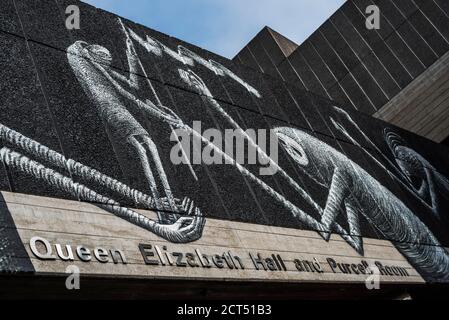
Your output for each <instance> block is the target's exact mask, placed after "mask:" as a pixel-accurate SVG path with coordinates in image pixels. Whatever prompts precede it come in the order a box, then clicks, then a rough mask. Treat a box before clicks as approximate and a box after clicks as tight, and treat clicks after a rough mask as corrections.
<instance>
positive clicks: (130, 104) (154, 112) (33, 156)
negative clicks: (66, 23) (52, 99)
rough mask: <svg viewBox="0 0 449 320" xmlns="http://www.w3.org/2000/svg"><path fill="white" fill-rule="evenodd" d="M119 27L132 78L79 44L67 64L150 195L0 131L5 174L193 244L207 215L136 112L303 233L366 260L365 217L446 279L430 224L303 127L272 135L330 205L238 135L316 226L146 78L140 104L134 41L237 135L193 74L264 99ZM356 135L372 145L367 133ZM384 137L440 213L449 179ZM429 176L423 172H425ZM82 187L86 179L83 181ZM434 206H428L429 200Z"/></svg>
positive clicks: (414, 260) (448, 261) (403, 175)
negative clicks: (169, 171) (135, 162)
mask: <svg viewBox="0 0 449 320" xmlns="http://www.w3.org/2000/svg"><path fill="white" fill-rule="evenodd" d="M119 24H120V25H121V27H122V29H123V32H124V35H125V42H126V54H127V59H128V63H129V68H130V71H131V72H130V75H129V77H125V76H123V75H122V74H120V73H119V72H118V71H115V70H113V68H112V67H111V63H112V56H111V53H110V52H109V50H107V49H106V48H104V47H102V46H99V45H95V44H87V43H86V42H83V41H77V42H75V43H74V44H73V45H71V46H70V47H69V49H68V54H67V57H68V61H69V64H70V66H71V67H72V69H73V72H74V74H75V76H76V78H77V79H78V81H79V83H80V85H81V87H82V88H83V90H84V92H85V94H86V95H87V96H88V97H89V99H90V101H91V103H92V105H93V109H94V110H95V111H96V112H97V114H98V115H99V116H100V118H101V119H102V121H103V124H104V128H105V131H106V132H107V134H108V137H109V139H110V141H111V144H112V145H113V147H114V152H115V154H116V155H117V158H118V159H120V158H121V157H122V152H123V150H122V149H121V148H122V147H123V145H126V146H128V147H129V148H130V149H131V150H133V153H134V155H135V157H136V158H137V159H139V161H140V165H141V167H142V169H143V172H144V175H145V176H144V179H145V181H146V183H147V185H148V192H149V194H146V193H144V192H140V191H138V190H135V189H132V188H131V187H129V186H127V185H126V184H124V183H122V182H120V181H117V180H115V179H113V178H110V177H108V176H106V175H104V174H103V173H101V172H99V171H97V170H95V169H93V168H89V167H87V166H85V165H83V164H81V163H79V162H76V161H75V160H72V159H66V158H65V157H64V156H63V155H61V154H59V153H57V152H56V151H53V150H51V149H49V148H47V147H45V146H43V145H41V144H40V143H39V142H37V141H34V140H31V139H29V138H27V137H25V136H23V135H21V134H20V133H18V132H16V131H14V130H12V129H10V128H8V127H6V126H4V125H2V124H0V141H2V142H7V143H8V145H12V146H13V147H12V148H7V147H4V148H2V149H1V150H0V157H1V160H2V161H3V162H4V163H5V164H6V165H7V166H8V168H10V169H12V170H17V171H19V172H22V173H24V174H27V175H30V176H33V177H35V178H36V179H39V180H41V181H44V182H45V183H47V184H49V185H50V186H53V187H55V188H58V189H60V190H63V191H65V192H67V193H69V194H71V195H72V196H74V197H77V198H78V199H80V200H82V201H89V202H94V203H97V204H98V205H99V206H101V207H102V208H104V209H106V210H108V211H109V212H111V213H113V214H114V215H116V216H118V217H120V218H123V219H125V220H127V221H129V222H131V223H133V224H135V225H137V226H140V227H142V228H145V229H146V230H148V231H150V232H153V233H155V234H156V235H158V236H160V237H163V238H164V239H166V240H168V241H171V242H176V243H186V242H192V241H196V240H198V239H200V238H201V236H202V231H203V228H204V225H205V218H204V216H203V212H202V211H201V210H200V208H198V207H196V206H195V204H194V201H192V200H190V199H189V198H188V197H183V196H181V197H179V196H178V195H175V194H173V192H172V189H171V187H170V182H169V181H168V178H167V175H166V174H165V169H164V164H163V163H162V161H161V157H160V155H159V150H158V147H157V145H156V144H155V142H154V141H153V138H152V137H151V136H150V134H149V133H148V131H147V130H146V129H145V128H144V127H143V126H142V125H141V124H140V122H139V120H138V118H137V117H135V116H134V114H141V115H143V116H144V117H146V118H147V119H148V120H150V122H157V121H159V122H161V123H163V124H165V125H167V126H168V127H169V128H170V129H171V130H172V132H175V129H180V130H184V131H186V132H188V133H189V134H191V135H192V136H194V137H196V138H199V139H201V141H202V142H203V143H204V144H206V145H208V146H209V147H210V148H211V149H213V150H214V151H215V152H216V153H218V154H219V155H221V156H222V157H223V159H224V160H225V162H226V163H230V164H232V165H233V166H234V167H235V168H236V169H237V170H238V172H239V173H240V174H241V175H242V176H244V177H245V178H246V179H248V180H249V181H251V182H253V183H254V184H256V185H257V186H258V187H260V188H261V189H262V190H264V191H265V193H266V194H267V196H268V197H271V198H272V200H273V201H275V202H277V203H279V204H280V205H282V206H283V207H284V208H285V209H286V210H287V211H288V212H289V213H291V215H292V216H293V217H294V218H296V219H297V220H298V221H300V222H301V223H302V224H303V225H304V227H306V228H309V229H311V230H315V231H317V232H318V233H319V234H320V235H321V236H322V237H323V238H324V239H325V240H329V239H330V236H331V233H337V234H339V235H340V236H341V237H342V238H343V239H345V241H346V242H347V243H348V244H349V245H350V246H352V247H353V248H354V249H355V250H356V251H357V252H358V253H359V254H360V255H363V254H364V251H363V241H362V236H363V235H362V232H361V230H360V229H361V228H360V217H361V216H363V217H364V218H365V219H366V220H367V221H368V222H369V223H370V224H371V225H372V226H373V227H374V228H375V229H376V230H377V231H378V232H379V233H380V234H381V235H382V236H383V237H385V238H386V239H390V240H391V239H393V240H396V241H394V245H395V246H396V247H397V248H398V250H399V251H400V252H401V253H402V254H403V255H404V256H405V257H406V258H407V260H408V261H409V262H410V263H411V264H412V265H413V266H414V267H415V268H416V270H417V271H418V272H419V273H420V274H421V275H422V276H423V277H425V278H426V279H428V280H434V279H436V280H438V281H449V256H448V254H447V252H446V251H445V250H444V249H443V248H442V247H441V245H440V244H439V243H438V240H437V239H436V238H435V237H434V236H433V234H432V233H431V232H430V230H429V229H428V228H427V227H426V226H425V224H424V223H423V222H421V221H420V219H419V218H418V217H417V216H416V215H414V214H413V212H412V211H411V210H410V209H409V208H407V206H406V205H405V204H404V203H403V202H402V201H401V200H400V199H399V198H398V197H396V196H395V195H394V194H393V193H391V192H390V191H389V190H388V189H387V188H386V187H384V186H383V185H382V184H381V183H380V182H379V181H377V180H376V179H374V178H373V177H372V176H371V175H370V174H369V173H367V172H366V171H365V170H364V169H362V168H361V167H360V166H358V165H357V164H356V163H355V162H353V161H351V160H350V159H349V158H347V157H346V156H345V155H343V154H341V153H340V152H338V151H337V150H335V149H333V148H332V147H330V146H329V145H327V144H325V143H324V142H322V141H320V140H318V139H316V138H314V137H312V136H311V135H309V134H307V133H305V132H303V131H301V130H297V129H293V128H289V127H280V128H276V133H277V135H278V138H279V140H280V141H281V143H282V146H283V147H284V149H285V151H286V152H287V154H288V155H289V156H290V157H291V159H292V161H293V162H294V163H295V164H296V165H297V168H298V169H299V170H300V172H302V173H304V174H305V175H307V176H308V177H310V178H311V179H312V180H313V181H315V182H317V183H318V184H320V185H321V186H324V187H325V188H327V189H328V190H329V194H328V197H327V203H326V204H325V206H324V207H323V206H321V205H320V204H318V203H317V202H316V201H315V199H313V197H312V195H310V194H309V193H308V192H307V191H306V190H305V189H304V188H303V187H302V186H300V185H299V184H298V182H296V181H295V180H294V179H293V178H292V177H291V176H290V175H289V174H288V173H287V172H286V171H285V170H283V169H282V168H281V167H279V165H278V164H277V163H276V161H273V159H271V158H270V157H269V156H268V155H267V154H266V152H265V151H264V148H262V147H260V146H259V145H258V144H257V143H256V142H255V141H254V140H253V139H252V138H251V137H250V136H248V135H246V134H245V131H244V130H243V129H242V130H241V131H240V132H242V134H243V135H244V136H243V137H244V138H245V140H246V141H247V142H248V143H250V144H251V145H253V146H254V147H256V149H257V150H258V152H259V154H260V155H262V157H264V158H265V159H266V160H267V162H269V163H270V165H272V166H275V167H276V169H277V170H276V171H277V175H278V176H279V177H280V178H282V179H283V180H284V181H285V182H286V183H287V184H288V185H289V186H290V187H291V188H292V190H294V191H295V192H296V193H297V195H298V198H299V199H301V200H303V201H304V202H305V203H307V204H308V205H310V206H311V207H312V208H313V210H314V214H315V216H316V215H317V216H319V217H320V219H316V218H314V217H313V216H312V215H311V214H309V213H307V212H305V211H303V210H301V209H300V208H299V207H298V206H296V205H295V204H294V203H293V202H292V201H290V200H289V199H286V198H285V197H284V196H283V195H282V194H281V193H280V192H278V191H277V190H276V189H275V188H274V187H272V186H270V185H268V184H267V183H266V182H264V181H263V180H261V179H260V178H258V177H257V176H256V175H255V174H254V173H252V172H251V171H250V170H248V169H247V168H245V167H244V166H243V165H241V164H239V163H238V162H237V161H236V160H235V159H233V158H232V157H230V156H229V155H227V154H226V153H225V152H224V151H223V150H221V149H220V147H218V146H216V145H214V144H213V143H212V142H210V141H209V140H208V139H206V138H205V137H203V136H202V135H201V133H200V132H197V131H195V130H194V129H193V128H191V127H190V126H188V125H187V124H186V123H185V121H184V120H183V119H181V117H180V116H178V115H177V114H176V113H175V111H174V110H173V109H172V108H170V107H169V106H164V105H163V104H162V103H161V100H160V99H159V97H158V94H157V92H156V90H155V89H154V87H153V86H152V84H151V82H150V81H149V80H148V79H149V78H148V77H146V80H144V81H147V86H148V87H149V88H150V91H151V94H152V95H153V100H154V101H151V100H150V99H141V98H139V95H138V92H139V90H140V89H141V88H142V87H141V85H140V84H139V76H137V73H138V72H137V71H141V72H143V73H144V75H145V76H146V71H145V68H144V66H143V64H142V62H141V61H140V59H139V57H138V55H137V53H136V50H135V48H134V42H136V43H137V44H139V45H141V46H142V47H144V48H145V49H146V51H147V52H148V53H149V54H153V55H155V56H157V57H159V58H163V57H164V55H165V56H167V57H169V58H170V59H175V60H177V61H180V62H182V63H183V64H184V65H185V67H186V68H185V69H179V70H178V73H179V76H180V79H181V80H182V81H184V82H185V83H186V84H187V85H189V86H190V87H191V89H192V90H194V91H196V92H197V93H198V94H200V95H201V97H202V99H203V102H204V103H205V105H206V106H207V107H209V108H211V110H214V111H215V112H216V113H218V114H219V115H220V116H221V117H222V118H223V119H224V120H225V122H226V123H227V124H229V125H230V126H231V127H233V128H235V129H241V127H240V125H239V124H238V123H237V122H236V121H235V120H234V119H233V118H232V117H231V116H230V115H229V114H227V113H226V111H225V110H224V109H223V108H222V106H221V105H220V104H219V103H218V102H217V101H216V100H215V99H214V97H213V95H212V93H211V92H210V90H209V89H208V87H207V85H206V84H205V82H204V81H203V80H202V79H201V78H200V77H199V76H198V75H197V74H196V73H195V72H194V71H192V70H191V68H193V67H195V66H202V67H205V68H207V69H208V70H211V71H212V72H214V73H215V74H216V75H217V76H220V77H229V78H231V79H233V80H234V81H236V82H237V83H239V84H240V85H241V86H242V87H244V88H246V90H248V92H250V93H251V94H253V95H254V96H255V97H257V98H262V97H261V95H260V94H259V92H258V91H257V89H255V88H253V87H252V86H251V85H250V84H248V83H246V82H245V81H244V80H242V79H240V78H239V77H238V76H237V75H235V74H234V73H232V72H231V71H230V70H228V69H226V68H225V67H223V66H221V65H220V64H218V63H216V62H213V61H208V60H205V59H203V58H201V57H200V56H199V55H197V54H195V53H193V52H191V51H190V50H188V49H186V48H184V47H182V46H179V47H178V51H177V52H176V51H174V50H172V49H170V48H168V47H167V46H165V45H164V44H162V43H161V42H159V41H157V40H155V39H153V38H151V37H149V36H146V38H142V37H140V36H139V35H137V34H136V33H135V32H134V31H133V30H132V29H130V28H128V27H126V26H125V25H124V24H123V23H122V22H121V20H119ZM138 69H140V70H138ZM141 78H142V77H141ZM140 80H142V79H140ZM336 110H337V111H339V112H340V114H342V115H343V116H345V117H346V119H347V120H348V121H349V123H350V124H352V125H354V126H356V127H357V125H356V124H355V122H354V121H353V120H352V119H351V118H350V117H349V115H348V114H346V113H345V112H344V111H343V110H341V109H336ZM186 120H193V119H186ZM332 121H333V123H334V125H335V127H336V128H337V129H338V130H340V131H341V132H342V133H343V134H345V135H346V136H347V137H348V138H349V139H350V140H351V141H352V142H353V143H354V144H355V145H359V146H360V144H358V143H357V141H355V139H354V138H352V137H351V135H350V134H349V133H348V131H347V130H346V129H345V128H344V127H343V126H342V125H341V124H340V123H338V122H337V121H336V120H335V119H332ZM357 128H358V127H357ZM360 132H361V134H362V135H363V136H364V137H365V138H366V139H368V138H367V137H366V136H365V135H364V133H363V131H362V130H360ZM168 138H169V137H167V139H168ZM368 140H369V139H368ZM387 140H388V141H390V146H391V150H392V152H393V154H394V155H395V156H396V159H397V164H396V165H395V164H393V163H390V164H391V165H392V166H393V168H394V169H395V171H396V173H397V174H398V175H399V176H400V177H398V176H396V175H394V174H393V173H391V172H390V174H391V175H392V176H394V178H395V179H397V180H398V181H400V182H401V183H402V185H403V186H404V187H405V188H407V189H408V190H411V192H412V193H413V194H415V195H416V196H417V197H418V198H419V199H421V201H422V202H423V204H425V205H427V207H429V208H431V209H433V210H436V211H437V210H438V203H437V201H436V198H435V197H434V196H433V195H432V194H434V193H433V191H434V190H435V185H438V186H439V187H440V188H447V186H448V184H447V179H446V178H445V177H443V176H442V175H440V174H437V173H436V171H433V172H434V174H433V175H431V176H429V175H428V172H426V170H425V168H430V167H429V166H427V165H428V162H425V159H423V158H422V157H418V156H419V154H417V153H412V151H413V150H411V149H405V145H404V144H403V143H400V144H398V143H397V141H399V140H398V139H397V137H394V136H392V135H388V136H387ZM370 142H371V141H370ZM371 143H372V142H371ZM373 145H374V144H373ZM401 146H402V147H401ZM376 148H377V147H376ZM377 150H378V149H377ZM365 151H366V150H365ZM366 152H367V151H366ZM370 156H371V157H372V158H373V159H374V160H375V161H376V162H377V163H379V165H381V166H382V168H384V169H385V170H387V168H386V167H385V166H384V164H383V163H382V162H380V161H379V160H378V159H376V158H375V157H374V155H371V154H370ZM405 158H406V159H407V160H408V159H409V158H411V159H412V160H413V161H415V160H416V161H418V162H419V163H420V164H421V165H422V167H419V166H418V169H419V171H418V173H419V174H420V175H419V177H420V178H421V186H418V185H415V184H414V182H413V181H412V180H413V179H410V178H407V177H408V176H410V175H411V174H415V173H416V172H415V171H412V170H415V169H416V161H415V162H413V161H412V163H414V165H413V166H412V167H409V166H408V163H407V164H405V163H402V162H401V161H402V159H405ZM119 161H120V160H119ZM43 163H50V164H51V165H52V167H54V168H55V169H56V170H55V169H51V168H48V167H46V166H45V165H44V164H43ZM419 163H418V165H419ZM429 165H430V164H429ZM423 167H424V168H423ZM58 170H59V171H64V172H69V173H70V175H71V176H70V177H69V176H66V175H64V174H62V173H61V172H58ZM189 170H190V172H191V174H192V176H193V177H194V178H195V180H196V181H197V180H198V178H197V177H196V174H195V171H194V169H193V168H192V166H190V165H189ZM387 171H388V170H387ZM388 172H389V171H388ZM423 173H424V174H425V175H422V174H423ZM77 181H82V183H85V184H82V183H81V182H80V183H79V182H77ZM87 184H89V186H87ZM90 185H93V186H101V187H103V188H106V189H108V190H110V191H112V192H113V193H115V194H118V195H120V196H122V197H125V198H126V199H130V200H132V201H134V202H135V203H136V204H140V205H143V206H145V207H146V208H148V209H156V210H157V212H158V221H153V220H151V219H148V218H147V217H145V216H143V215H141V214H139V213H137V212H135V211H133V210H131V209H127V208H124V207H122V206H120V204H119V203H118V202H117V201H115V200H114V199H112V198H109V197H106V196H104V195H102V194H100V193H99V192H96V191H95V188H94V187H92V188H91V187H90ZM179 199H183V200H179ZM429 201H430V203H431V204H429V203H428V202H429ZM162 210H165V211H168V212H169V214H162V213H161V212H160V211H162ZM340 215H344V216H345V217H346V220H347V224H348V226H349V229H348V230H346V229H345V228H344V227H343V226H342V225H340V224H339V223H338V222H337V221H336V219H337V217H338V216H340Z"/></svg>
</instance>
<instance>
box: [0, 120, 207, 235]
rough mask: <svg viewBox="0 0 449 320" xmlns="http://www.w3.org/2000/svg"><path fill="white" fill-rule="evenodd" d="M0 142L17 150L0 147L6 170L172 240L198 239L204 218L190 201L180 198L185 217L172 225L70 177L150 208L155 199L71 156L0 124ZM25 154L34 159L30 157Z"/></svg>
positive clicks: (0, 156) (153, 204) (0, 154)
mask: <svg viewBox="0 0 449 320" xmlns="http://www.w3.org/2000/svg"><path fill="white" fill-rule="evenodd" d="M0 142H2V143H6V144H10V145H12V146H14V148H15V149H17V150H19V151H20V152H17V151H15V150H12V149H10V148H7V147H3V148H2V149H0V160H1V161H3V163H5V164H6V165H7V166H8V168H9V169H11V170H16V171H19V172H22V173H23V174H26V175H29V176H31V177H34V178H35V179H38V180H41V181H44V182H45V183H47V184H49V185H50V186H52V187H55V188H57V189H59V190H61V191H64V192H66V193H68V194H70V195H72V196H73V197H75V198H78V199H79V200H81V201H86V202H92V203H96V204H97V205H98V206H99V207H101V208H103V209H105V210H107V211H109V212H111V213H113V214H114V215H116V216H118V217H120V218H122V219H125V220H127V221H129V222H131V223H133V224H135V225H137V226H139V227H141V228H144V229H146V230H149V231H151V232H153V233H154V234H156V235H158V236H160V237H162V238H164V239H166V240H168V241H171V242H174V243H185V242H191V241H195V240H197V239H199V238H201V235H202V230H203V227H204V223H205V220H204V218H203V215H202V212H201V211H200V210H199V209H198V208H197V207H195V205H194V203H193V201H191V200H189V199H187V198H184V200H183V201H182V202H180V201H179V200H177V201H178V202H180V204H179V205H178V208H179V211H180V212H181V213H183V214H184V215H185V216H183V217H181V218H179V219H178V220H177V221H176V222H174V223H172V224H166V223H165V222H164V221H153V220H151V219H149V218H148V217H146V216H144V215H142V214H139V213H137V212H135V211H133V210H131V209H127V208H124V207H122V206H121V205H120V203H118V202H116V201H115V200H113V199H110V198H108V197H106V196H103V195H101V194H99V193H97V192H95V191H94V190H92V189H90V188H89V187H87V186H85V185H83V184H81V183H78V182H76V181H74V180H73V177H77V178H79V179H80V180H82V181H85V182H89V183H92V184H95V185H101V186H103V187H105V188H107V189H109V190H111V191H113V192H115V193H117V194H119V195H121V196H123V197H125V198H127V199H129V200H135V201H136V203H140V204H144V205H145V206H146V207H148V208H154V206H155V205H156V203H157V202H156V199H154V198H152V197H151V196H149V195H146V194H144V193H142V192H140V191H138V190H134V189H132V188H130V187H128V186H126V185H125V184H123V183H121V182H119V181H117V180H115V179H113V178H111V177H108V176H106V175H104V174H102V173H100V172H98V171H97V170H95V169H93V168H90V167H88V166H85V165H83V164H81V163H79V162H77V161H75V160H73V159H67V158H65V157H64V156H63V155H62V154H60V153H58V152H56V151H54V150H51V149H49V148H48V147H46V146H44V145H42V144H40V143H39V142H37V141H34V140H32V139H30V138H27V137H25V136H23V135H22V134H20V133H18V132H16V131H14V130H12V129H10V128H8V127H6V126H4V125H2V124H0ZM25 154H27V155H29V156H32V157H34V158H36V160H37V161H36V160H32V159H31V158H29V157H28V156H26V155H25ZM39 161H42V162H46V163H51V164H52V166H54V167H55V168H57V169H59V170H64V171H68V172H69V173H70V174H71V176H72V177H68V176H65V175H64V174H61V173H59V172H58V171H56V170H53V169H50V168H48V167H46V166H45V165H43V164H42V163H41V162H39Z"/></svg>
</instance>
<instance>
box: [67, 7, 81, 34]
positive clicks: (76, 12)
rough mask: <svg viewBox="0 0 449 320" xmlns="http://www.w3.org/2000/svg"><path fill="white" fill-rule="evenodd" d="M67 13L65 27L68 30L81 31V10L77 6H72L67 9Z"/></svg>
mask: <svg viewBox="0 0 449 320" xmlns="http://www.w3.org/2000/svg"><path fill="white" fill-rule="evenodd" d="M65 13H66V14H67V15H68V16H67V18H66V20H65V27H66V28H67V29H68V30H73V29H76V30H79V29H80V23H81V18H80V8H79V7H78V6H77V5H74V4H72V5H70V6H68V7H67V8H66V9H65Z"/></svg>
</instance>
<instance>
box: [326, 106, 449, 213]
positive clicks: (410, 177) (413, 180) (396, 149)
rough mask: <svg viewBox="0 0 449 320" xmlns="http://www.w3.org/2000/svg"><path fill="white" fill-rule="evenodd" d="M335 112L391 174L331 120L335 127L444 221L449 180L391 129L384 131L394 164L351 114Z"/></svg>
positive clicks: (338, 124) (341, 111) (448, 197)
mask: <svg viewBox="0 0 449 320" xmlns="http://www.w3.org/2000/svg"><path fill="white" fill-rule="evenodd" d="M334 109H335V110H336V111H337V112H338V113H339V114H340V115H341V116H343V117H344V119H345V120H346V121H347V122H348V123H349V124H351V125H352V126H353V127H354V128H355V129H356V131H357V132H359V133H360V135H361V136H362V137H363V138H364V139H365V141H366V142H367V143H368V144H369V145H370V146H371V147H372V148H373V150H376V151H377V152H378V154H380V155H381V156H382V158H383V159H384V161H385V163H388V164H389V165H390V168H391V170H393V171H394V173H393V172H391V171H390V170H389V169H388V168H387V167H386V166H385V165H384V164H383V163H381V162H380V161H379V160H378V159H377V158H376V157H375V156H374V155H373V154H371V153H370V151H369V150H367V149H366V148H363V147H362V146H361V144H360V143H359V142H357V141H356V140H355V139H354V138H353V137H352V136H351V135H350V134H349V132H348V131H347V130H346V129H345V128H344V127H343V126H342V125H341V124H340V123H338V122H337V121H336V120H335V119H332V118H331V121H332V122H333V124H334V126H335V127H336V128H337V130H339V131H340V132H341V133H343V134H344V135H345V136H346V137H347V138H348V139H349V140H350V141H351V142H353V143H354V144H355V145H358V146H359V147H360V148H361V149H362V150H363V151H364V152H365V153H366V154H367V155H368V156H369V157H370V158H371V159H373V160H374V161H375V162H377V163H378V164H379V165H380V167H381V168H383V169H384V170H385V171H386V172H388V173H389V175H390V176H391V177H392V178H393V179H395V180H396V181H397V182H399V183H400V184H401V185H402V186H403V187H404V188H405V189H407V190H408V191H409V192H410V194H411V195H412V196H415V197H416V198H417V199H418V200H419V201H420V202H421V203H422V204H423V205H424V206H426V207H427V208H428V209H429V210H431V212H432V213H433V214H434V216H435V217H436V218H437V219H442V216H441V212H440V201H441V197H443V198H445V199H448V200H449V179H448V178H446V177H445V176H444V175H442V174H441V173H440V172H438V170H437V169H436V168H435V167H434V166H432V164H431V163H430V162H429V161H427V159H425V158H424V157H423V156H422V155H420V154H419V153H418V152H416V151H415V150H413V149H411V148H410V147H408V146H407V143H406V142H405V141H404V140H403V139H402V138H401V137H400V136H399V135H398V134H396V133H395V132H393V131H391V130H390V129H385V130H384V137H385V141H386V143H387V145H388V147H389V149H390V151H391V153H392V155H393V156H394V158H395V163H394V162H392V161H391V160H390V159H389V158H388V157H387V156H385V155H384V153H383V152H382V151H381V150H380V149H379V148H378V147H377V146H376V144H375V143H374V142H373V141H371V139H370V138H368V137H367V136H366V135H365V133H364V132H363V131H362V129H360V127H359V126H358V125H357V124H356V123H355V122H354V121H353V120H352V119H351V117H350V116H349V114H348V113H347V112H346V111H344V110H343V109H341V108H338V107H334Z"/></svg>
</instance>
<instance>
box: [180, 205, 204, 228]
mask: <svg viewBox="0 0 449 320" xmlns="http://www.w3.org/2000/svg"><path fill="white" fill-rule="evenodd" d="M204 220H205V219H204V218H203V217H202V216H201V212H200V210H199V209H198V208H196V210H195V217H194V218H193V221H192V223H191V224H190V225H189V226H187V227H186V228H185V230H183V232H187V233H191V232H193V231H195V232H201V231H202V228H203V226H204Z"/></svg>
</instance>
